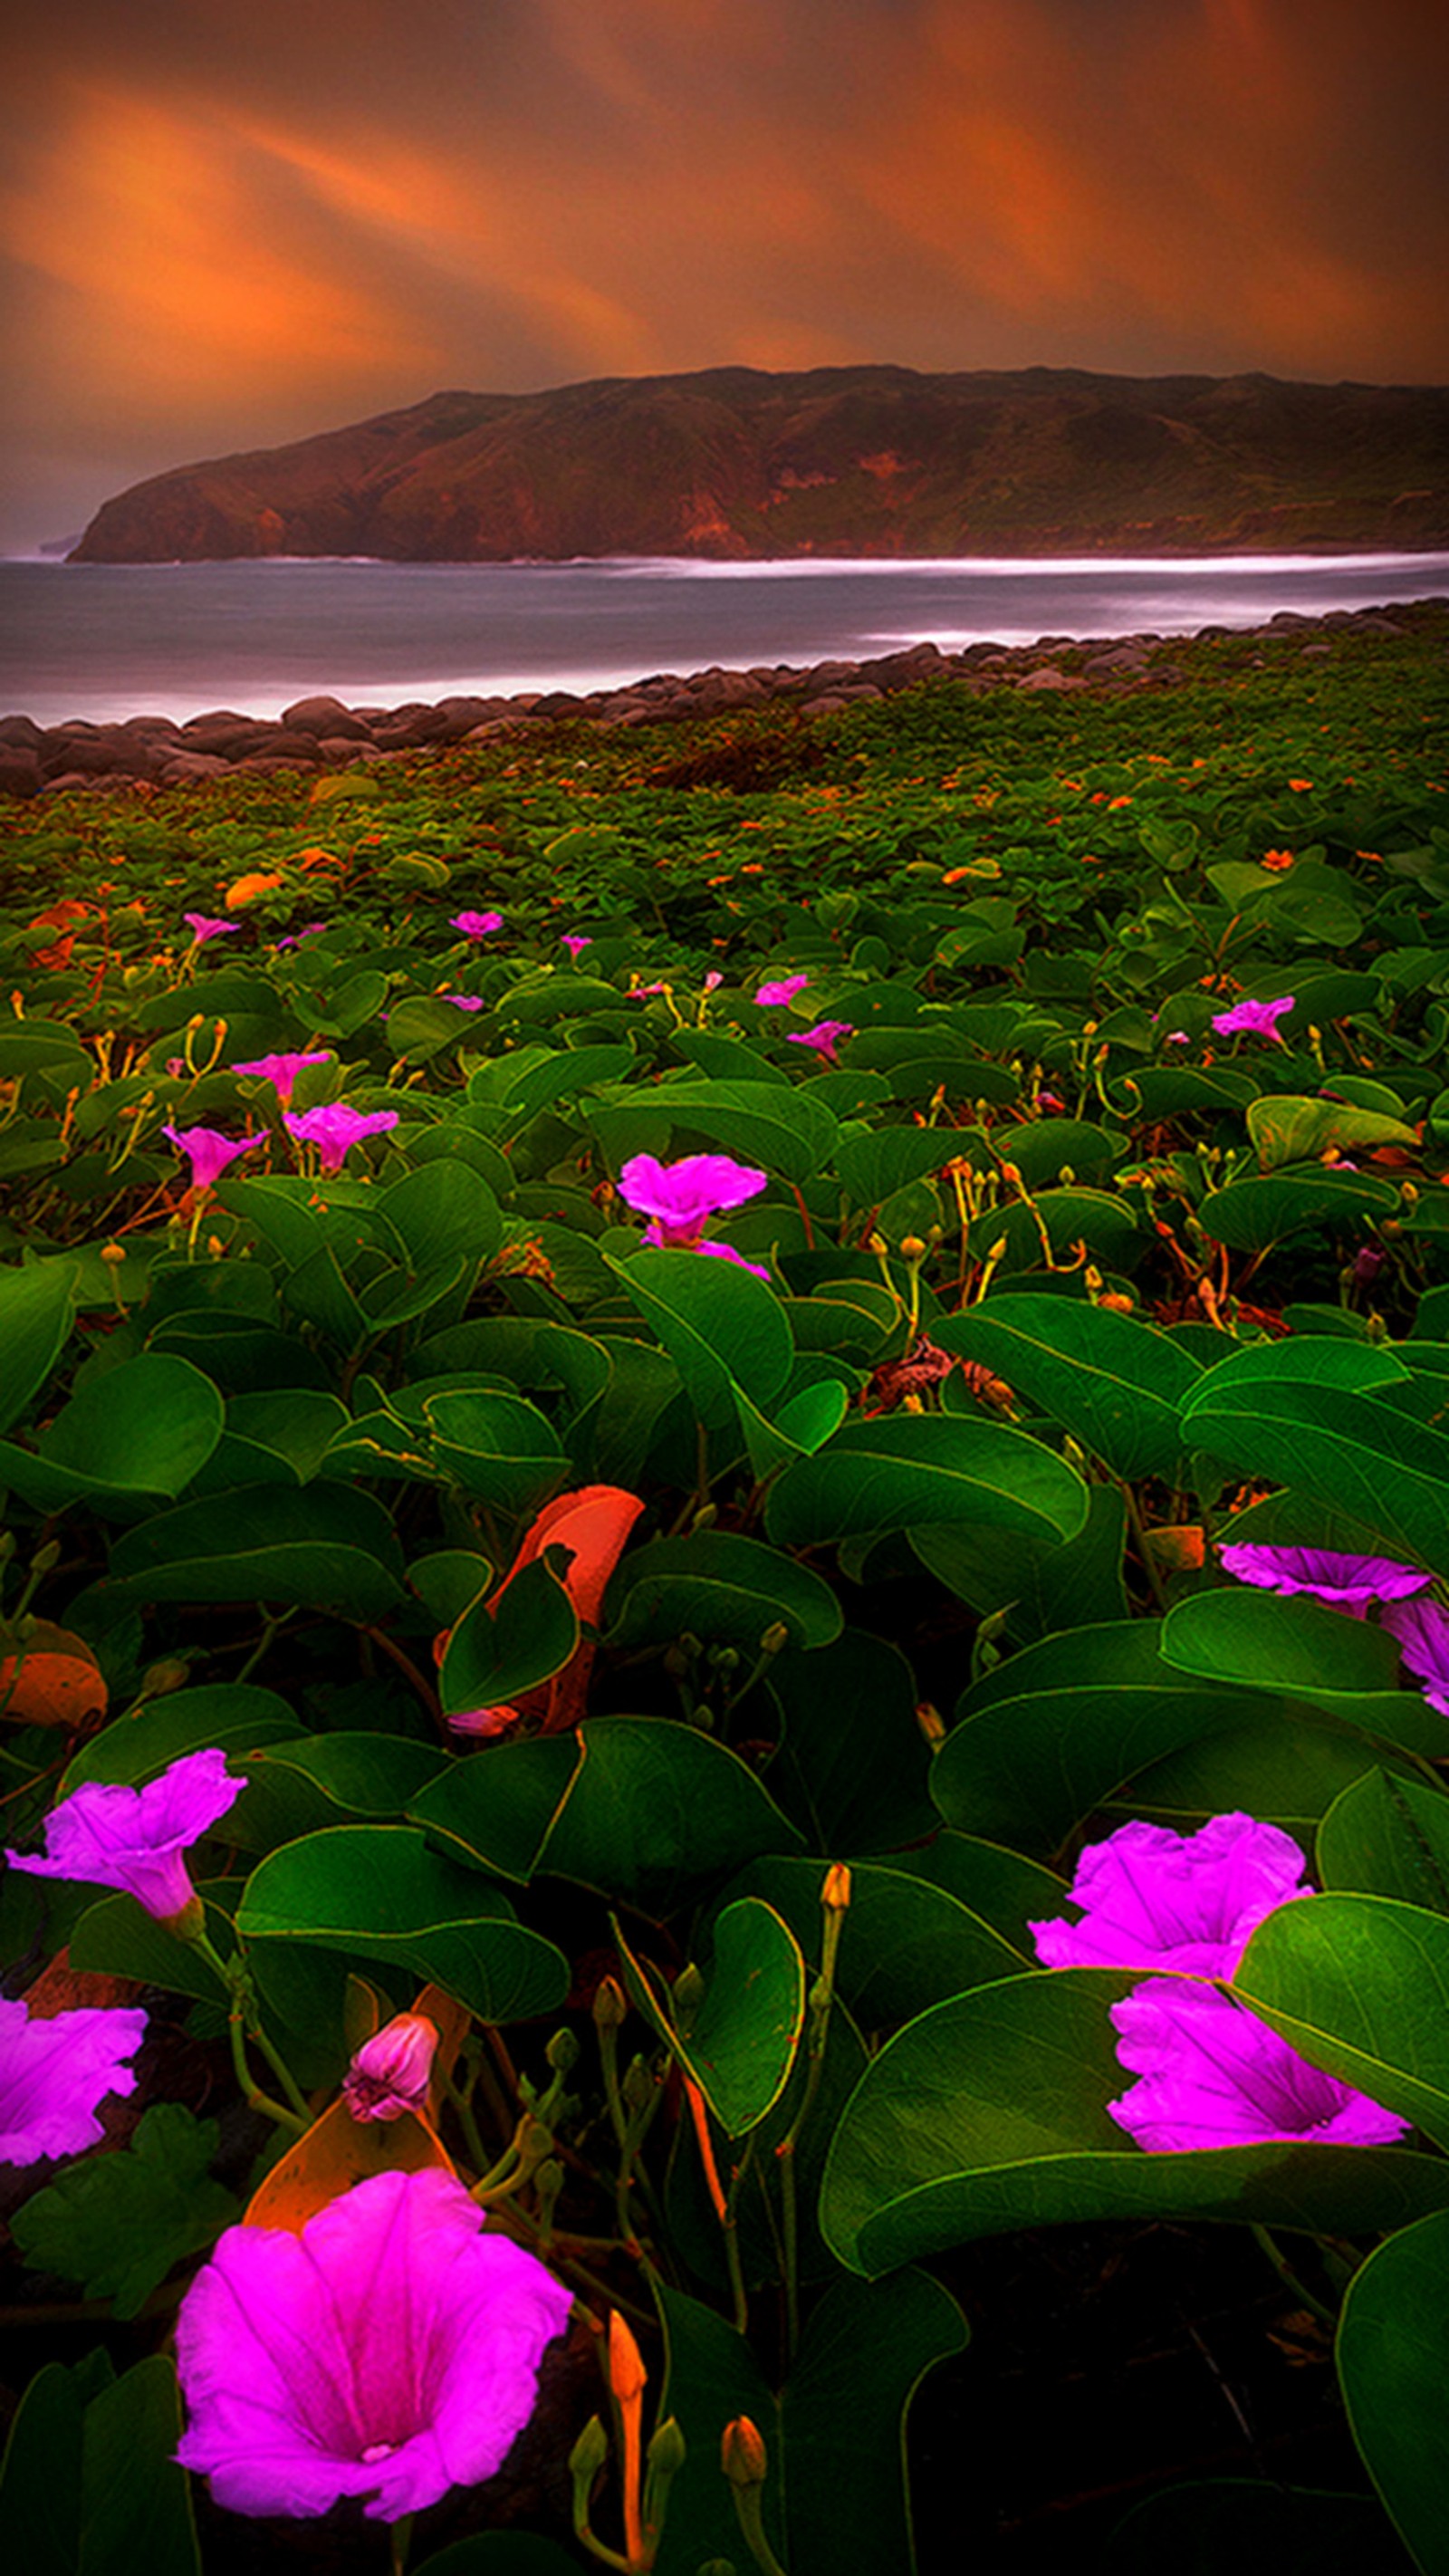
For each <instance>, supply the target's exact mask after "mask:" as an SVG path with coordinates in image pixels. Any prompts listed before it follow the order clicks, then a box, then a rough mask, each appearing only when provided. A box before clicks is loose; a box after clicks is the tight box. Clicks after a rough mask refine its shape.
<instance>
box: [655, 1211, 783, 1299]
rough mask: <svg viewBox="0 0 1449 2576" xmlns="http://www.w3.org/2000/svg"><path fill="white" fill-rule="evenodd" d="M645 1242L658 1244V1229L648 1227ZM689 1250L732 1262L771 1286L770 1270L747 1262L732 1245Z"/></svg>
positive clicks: (702, 1245)
mask: <svg viewBox="0 0 1449 2576" xmlns="http://www.w3.org/2000/svg"><path fill="white" fill-rule="evenodd" d="M644 1240H645V1242H646V1243H657V1242H659V1241H660V1240H661V1238H660V1236H659V1235H658V1233H657V1232H656V1229H655V1228H654V1227H653V1226H652V1225H648V1226H646V1227H645V1229H644ZM689 1248H690V1250H691V1251H693V1252H707V1253H709V1254H710V1256H711V1258H712V1259H713V1260H715V1261H732V1262H733V1263H734V1266H735V1268H736V1270H748V1271H749V1273H750V1275H751V1277H752V1278H755V1279H763V1280H764V1281H765V1283H766V1285H767V1286H768V1284H769V1278H770V1274H769V1272H768V1270H766V1269H764V1268H763V1267H762V1266H761V1264H760V1263H759V1262H758V1261H746V1259H745V1256H744V1254H743V1253H742V1252H736V1250H735V1248H734V1245H733V1244H732V1243H696V1244H692V1245H691V1246H690V1247H689Z"/></svg>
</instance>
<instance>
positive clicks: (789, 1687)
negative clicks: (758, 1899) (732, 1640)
mask: <svg viewBox="0 0 1449 2576" xmlns="http://www.w3.org/2000/svg"><path fill="white" fill-rule="evenodd" d="M770 1689H771V1693H772V1695H773V1697H774V1699H775V1701H776V1703H777V1705H778V1707H779V1710H780V1715H781V1719H782V1721H783V1725H782V1735H781V1743H780V1749H779V1751H778V1752H777V1753H776V1755H775V1758H774V1760H773V1762H772V1763H771V1765H770V1770H769V1786H770V1791H771V1795H772V1796H773V1797H774V1798H775V1799H776V1800H777V1801H778V1802H779V1804H780V1806H781V1807H782V1808H783V1809H784V1811H785V1813H786V1815H788V1816H789V1817H790V1818H791V1819H792V1820H793V1822H794V1823H795V1824H796V1825H798V1826H799V1827H800V1828H801V1830H802V1831H803V1832H804V1833H805V1834H806V1835H807V1836H808V1838H809V1840H810V1843H811V1845H812V1846H813V1848H814V1849H815V1850H816V1851H817V1852H819V1853H821V1854H822V1856H823V1857H824V1858H825V1859H827V1860H838V1859H840V1858H841V1857H842V1855H843V1854H845V1853H849V1852H872V1853H874V1852H889V1851H893V1850H895V1849H897V1848H898V1847H899V1846H900V1845H901V1844H904V1843H914V1842H919V1841H920V1839H921V1837H922V1836H923V1835H925V1834H928V1833H930V1832H931V1831H932V1829H933V1827H934V1826H935V1823H936V1814H935V1810H934V1809H933V1807H932V1805H931V1802H930V1798H929V1796H928V1794H927V1786H926V1783H927V1777H928V1775H929V1772H930V1768H931V1755H930V1750H929V1748H928V1746H927V1743H926V1739H925V1737H924V1736H923V1735H922V1733H921V1729H920V1724H919V1722H918V1720H917V1717H916V1683H915V1676H914V1674H913V1673H912V1671H911V1667H910V1665H909V1664H908V1663H907V1661H906V1659H905V1656H904V1655H903V1654H901V1653H899V1652H898V1650H897V1649H896V1647H894V1646H891V1645H888V1644H887V1643H886V1641H885V1639H884V1638H882V1637H873V1636H870V1635H869V1634H868V1633H867V1632H866V1631H865V1630H864V1629H863V1628H847V1629H846V1630H845V1632H844V1634H843V1635H842V1636H840V1637H838V1638H837V1639H836V1640H835V1641H834V1643H833V1644H830V1645H827V1646H823V1647H821V1648H819V1649H817V1651H816V1652H815V1653H813V1654H810V1655H803V1656H801V1655H797V1656H792V1657H791V1658H790V1660H789V1662H788V1663H787V1664H785V1665H784V1666H783V1667H782V1668H779V1669H777V1670H776V1672H775V1673H774V1674H773V1675H772V1677H771V1682H770Z"/></svg>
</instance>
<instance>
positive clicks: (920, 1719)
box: [916, 1699, 946, 1753]
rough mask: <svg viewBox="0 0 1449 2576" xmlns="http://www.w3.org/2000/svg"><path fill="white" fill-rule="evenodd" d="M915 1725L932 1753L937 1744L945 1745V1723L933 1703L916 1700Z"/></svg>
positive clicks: (925, 1700) (926, 1700)
mask: <svg viewBox="0 0 1449 2576" xmlns="http://www.w3.org/2000/svg"><path fill="white" fill-rule="evenodd" d="M916 1724H917V1726H918V1727H919V1728H920V1730H921V1733H922V1734H923V1735H924V1737H925V1739H926V1742H927V1743H928V1744H929V1746H930V1748H931V1751H932V1752H933V1753H934V1752H935V1750H936V1747H937V1745H938V1744H944V1743H945V1741H946V1721H945V1719H944V1718H943V1716H942V1715H941V1712H940V1710H939V1709H938V1708H937V1707H936V1705H935V1703H934V1701H932V1700H928V1699H918V1700H917V1702H916Z"/></svg>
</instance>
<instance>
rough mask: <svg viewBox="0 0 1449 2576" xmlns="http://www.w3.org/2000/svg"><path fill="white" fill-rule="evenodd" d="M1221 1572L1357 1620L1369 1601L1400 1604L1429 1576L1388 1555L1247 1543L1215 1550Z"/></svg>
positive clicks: (1415, 1566)
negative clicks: (1320, 1603)
mask: <svg viewBox="0 0 1449 2576" xmlns="http://www.w3.org/2000/svg"><path fill="white" fill-rule="evenodd" d="M1218 1553H1219V1555H1220V1556H1221V1558H1222V1561H1223V1567H1224V1571H1225V1572H1226V1573H1228V1574H1235V1575H1236V1576H1237V1579H1238V1581H1239V1582H1240V1583H1255V1584H1256V1585H1257V1586H1258V1588H1259V1590H1260V1591H1262V1592H1305V1593H1307V1594H1308V1596H1309V1598H1310V1599H1311V1600H1314V1601H1326V1602H1327V1603H1328V1605H1329V1608H1330V1609H1332V1610H1348V1611H1351V1612H1352V1614H1353V1616H1354V1618H1356V1619H1361V1618H1362V1617H1363V1614H1364V1612H1365V1610H1367V1608H1368V1606H1369V1604H1370V1602H1371V1601H1403V1600H1405V1599H1406V1598H1407V1597H1408V1595H1409V1594H1410V1593H1411V1592H1422V1591H1423V1589H1424V1587H1425V1585H1426V1584H1427V1583H1432V1581H1433V1579H1434V1578H1433V1576H1432V1575H1430V1574H1425V1573H1424V1572H1423V1571H1422V1569H1421V1568H1420V1567H1419V1566H1417V1565H1401V1564H1400V1563H1399V1562H1398V1560H1397V1558H1395V1557H1391V1556H1339V1555H1336V1554H1335V1553H1334V1552H1333V1550H1332V1549H1330V1548H1323V1547H1268V1546H1265V1545H1260V1544H1258V1543H1256V1542H1254V1543H1252V1544H1250V1543H1249V1542H1248V1541H1247V1540H1246V1539H1245V1540H1243V1541H1242V1542H1241V1543H1240V1544H1238V1545H1235V1546H1229V1547H1224V1548H1220V1549H1219V1551H1218Z"/></svg>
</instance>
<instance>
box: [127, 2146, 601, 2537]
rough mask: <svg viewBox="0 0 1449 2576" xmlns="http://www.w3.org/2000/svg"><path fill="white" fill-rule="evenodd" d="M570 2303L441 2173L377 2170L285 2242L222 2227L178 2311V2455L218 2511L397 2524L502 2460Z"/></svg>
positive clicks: (274, 2231)
mask: <svg viewBox="0 0 1449 2576" xmlns="http://www.w3.org/2000/svg"><path fill="white" fill-rule="evenodd" d="M572 2304H573V2302H572V2298H571V2295H570V2293H569V2291H568V2290H566V2289H565V2288H564V2286H563V2284H562V2283H561V2282H559V2281H556V2280H555V2279H554V2277H553V2275H552V2273H551V2272H548V2271H546V2270H545V2268H544V2266H543V2264H542V2263H540V2262H539V2261H538V2260H537V2259H536V2257H535V2256H534V2255H532V2254H528V2253H525V2252H524V2250H523V2248H522V2246H521V2245H515V2244H514V2243H513V2242H512V2240H511V2239H510V2238H509V2237H507V2236H502V2235H485V2234H484V2233H483V2214H482V2212H481V2210H479V2209H478V2208H477V2206H476V2204H475V2203H474V2202H473V2201H472V2200H471V2199H470V2198H469V2196H468V2194H467V2192H466V2191H465V2190H464V2188H463V2185H462V2184H461V2183H460V2182H459V2181H458V2180H457V2179H456V2177H455V2176H454V2175H452V2174H449V2173H444V2172H441V2171H440V2170H439V2169H438V2168H437V2167H435V2166H434V2167H430V2168H428V2169H427V2170H425V2171H424V2172H421V2173H406V2174H405V2173H381V2174H375V2175H374V2176H373V2177H372V2179H371V2180H370V2181H367V2182H361V2183H358V2184H357V2185H356V2187H355V2188H354V2189H353V2190H352V2191H349V2192H344V2193H343V2195H342V2197H341V2198H340V2199H338V2200H334V2201H331V2202H329V2203H328V2205H327V2207H326V2208H325V2209H320V2210H318V2211H317V2213H316V2215H315V2217H312V2218H310V2219H309V2220H308V2221H307V2224H306V2226H305V2227H304V2228H303V2229H302V2232H301V2234H300V2236H294V2235H292V2234H291V2233H289V2232H288V2231H287V2230H285V2229H281V2228H268V2227H229V2228H228V2229H227V2231H226V2234H225V2235H224V2236H223V2237H222V2238H221V2239H220V2241H219V2242H218V2244H217V2247H216V2251H215V2253H214V2254H213V2256H212V2258H211V2261H210V2262H209V2263H207V2264H205V2265H204V2266H203V2268H202V2269H201V2271H200V2272H198V2274H197V2276H196V2278H195V2280H194V2281H193V2282H192V2285H191V2287H190V2289H189V2290H188V2291H187V2293H186V2296H185V2298H184V2300H183V2301H182V2303H181V2313H180V2315H179V2317H178V2319H177V2323H176V2358H177V2367H178V2369H179V2372H180V2376H181V2387H182V2393H183V2395H184V2397H185V2400H186V2405H187V2411H188V2414H189V2418H190V2421H189V2424H188V2427H187V2430H186V2432H185V2434H184V2435H183V2437H182V2440H181V2444H180V2447H179V2449H178V2450H177V2453H176V2457H177V2459H178V2460H179V2461H180V2462H181V2464H182V2466H183V2467H184V2468H188V2469H195V2470H198V2471H199V2472H201V2473H202V2474H203V2475H204V2476H206V2477H209V2478H210V2480H211V2488H212V2493H213V2495H214V2496H215V2497H216V2500H217V2502H218V2504H222V2505H225V2506H227V2507H229V2509H230V2510H231V2511H232V2512H233V2513H249V2514H274V2513H287V2514H296V2515H310V2514H319V2513H326V2512H327V2511H328V2510H329V2508H330V2507H331V2506H332V2505H334V2504H336V2503H337V2502H338V2500H339V2498H341V2497H343V2496H363V2497H366V2499H367V2506H366V2510H367V2513H368V2515H369V2516H370V2517H371V2518H372V2519H373V2520H375V2521H381V2522H398V2521H400V2520H401V2519H402V2517H403V2516H404V2515H405V2514H411V2513H417V2512H420V2511H421V2510H422V2509H423V2507H424V2506H427V2505H430V2504H436V2503H437V2501H438V2499H439V2497H441V2496H443V2495H446V2494H447V2492H448V2490H449V2488H450V2487H455V2486H476V2485H478V2484H479V2483H480V2482H481V2481H482V2480H483V2479H484V2478H491V2477H493V2476H494V2475H495V2474H496V2472H497V2471H498V2470H499V2469H500V2468H501V2467H502V2465H503V2462H504V2460H505V2459H506V2457H507V2455H508V2453H509V2451H510V2450H511V2449H512V2446H513V2443H514V2441H515V2439H516V2438H517V2436H518V2434H519V2433H521V2431H522V2430H523V2427H524V2425H525V2424H526V2423H527V2422H528V2419H529V2417H530V2415H531V2414H532V2412H533V2409H534V2405H535V2403H536V2401H537V2395H538V2372H539V2364H540V2362H541V2360H542V2358H543V2353H544V2350H545V2347H546V2346H547V2345H548V2344H550V2343H552V2342H553V2341H554V2339H555V2337H556V2336H558V2335H561V2334H562V2333H563V2331H564V2328H565V2326H566V2325H567V2323H568V2318H569V2310H570V2308H571V2306H572Z"/></svg>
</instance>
